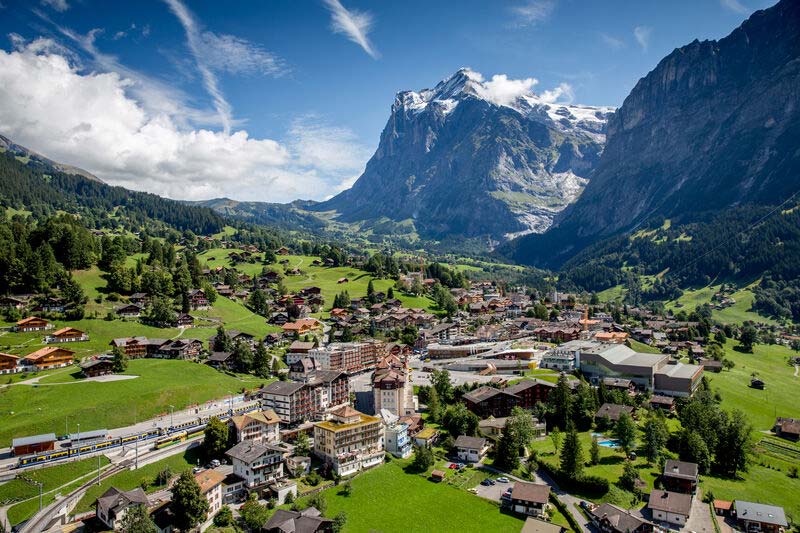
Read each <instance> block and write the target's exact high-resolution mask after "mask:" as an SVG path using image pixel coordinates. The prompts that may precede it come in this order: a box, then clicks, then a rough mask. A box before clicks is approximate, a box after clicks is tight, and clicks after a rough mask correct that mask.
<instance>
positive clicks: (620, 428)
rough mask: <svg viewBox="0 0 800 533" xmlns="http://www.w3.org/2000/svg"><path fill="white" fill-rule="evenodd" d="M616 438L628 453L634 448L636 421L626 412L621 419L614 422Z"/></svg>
mask: <svg viewBox="0 0 800 533" xmlns="http://www.w3.org/2000/svg"><path fill="white" fill-rule="evenodd" d="M613 433H614V438H615V439H616V440H617V442H618V444H619V447H620V448H622V450H623V451H624V452H625V455H628V454H629V453H630V452H631V450H632V449H633V445H634V443H635V442H636V423H635V422H634V421H633V418H631V415H629V414H628V413H626V412H623V413H622V414H621V415H620V416H619V420H617V423H616V424H614V431H613Z"/></svg>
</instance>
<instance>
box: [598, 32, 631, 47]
mask: <svg viewBox="0 0 800 533" xmlns="http://www.w3.org/2000/svg"><path fill="white" fill-rule="evenodd" d="M600 41H601V42H602V43H603V44H604V45H606V46H608V47H609V48H612V49H614V50H619V49H620V48H624V47H625V41H623V40H622V39H620V38H619V37H615V36H613V35H609V34H608V33H604V32H600Z"/></svg>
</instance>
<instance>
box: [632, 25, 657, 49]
mask: <svg viewBox="0 0 800 533" xmlns="http://www.w3.org/2000/svg"><path fill="white" fill-rule="evenodd" d="M652 35H653V28H651V27H650V26H636V27H635V28H633V37H634V38H635V39H636V42H637V43H639V46H640V47H641V48H642V51H644V52H647V48H648V47H649V46H650V37H652Z"/></svg>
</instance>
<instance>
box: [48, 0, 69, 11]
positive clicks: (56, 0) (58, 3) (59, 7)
mask: <svg viewBox="0 0 800 533" xmlns="http://www.w3.org/2000/svg"><path fill="white" fill-rule="evenodd" d="M41 2H42V5H43V6H50V7H51V8H53V9H55V10H56V11H58V12H60V13H63V12H64V11H66V10H67V9H69V4H68V3H67V0H41Z"/></svg>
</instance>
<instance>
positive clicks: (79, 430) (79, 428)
mask: <svg viewBox="0 0 800 533" xmlns="http://www.w3.org/2000/svg"><path fill="white" fill-rule="evenodd" d="M76 440H77V441H78V457H80V456H81V425H80V424H78V438H77V439H76Z"/></svg>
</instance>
